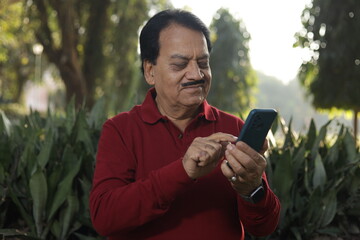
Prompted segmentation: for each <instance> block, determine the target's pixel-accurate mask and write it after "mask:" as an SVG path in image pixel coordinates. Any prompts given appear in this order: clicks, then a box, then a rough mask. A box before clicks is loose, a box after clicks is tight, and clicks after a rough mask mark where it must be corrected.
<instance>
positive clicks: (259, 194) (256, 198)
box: [240, 182, 265, 204]
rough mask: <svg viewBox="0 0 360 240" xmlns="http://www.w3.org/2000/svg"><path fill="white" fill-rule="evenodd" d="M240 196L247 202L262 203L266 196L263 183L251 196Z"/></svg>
mask: <svg viewBox="0 0 360 240" xmlns="http://www.w3.org/2000/svg"><path fill="white" fill-rule="evenodd" d="M240 196H241V197H242V198H243V199H244V200H245V201H247V202H251V203H254V204H255V203H258V202H260V201H261V200H262V199H263V198H264V196H265V189H264V186H263V183H262V182H261V185H260V186H259V187H257V188H256V189H255V190H254V191H252V193H250V195H249V196H244V195H240Z"/></svg>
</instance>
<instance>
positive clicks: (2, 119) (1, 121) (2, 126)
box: [0, 110, 11, 136]
mask: <svg viewBox="0 0 360 240" xmlns="http://www.w3.org/2000/svg"><path fill="white" fill-rule="evenodd" d="M10 129H11V122H10V120H9V119H8V118H7V117H6V115H5V113H4V112H3V111H2V110H0V133H2V132H4V133H5V134H6V135H7V136H10Z"/></svg>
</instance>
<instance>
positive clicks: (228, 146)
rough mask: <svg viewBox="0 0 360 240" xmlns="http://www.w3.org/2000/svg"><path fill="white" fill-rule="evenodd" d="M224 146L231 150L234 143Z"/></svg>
mask: <svg viewBox="0 0 360 240" xmlns="http://www.w3.org/2000/svg"><path fill="white" fill-rule="evenodd" d="M226 148H227V149H228V150H232V149H234V145H233V144H231V143H230V144H228V145H227V146H226Z"/></svg>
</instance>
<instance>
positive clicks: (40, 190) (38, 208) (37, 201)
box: [29, 168, 47, 236]
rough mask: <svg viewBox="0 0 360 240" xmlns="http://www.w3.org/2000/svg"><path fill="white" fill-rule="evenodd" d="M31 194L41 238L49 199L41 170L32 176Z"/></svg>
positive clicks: (37, 228)
mask: <svg viewBox="0 0 360 240" xmlns="http://www.w3.org/2000/svg"><path fill="white" fill-rule="evenodd" d="M29 188H30V194H31V197H32V199H33V216H34V220H35V225H36V232H37V236H41V233H42V227H43V223H42V219H43V216H44V214H45V208H46V199H47V183H46V178H45V175H44V173H43V172H42V170H41V168H38V170H37V171H36V172H35V173H34V174H33V175H32V176H31V178H30V183H29Z"/></svg>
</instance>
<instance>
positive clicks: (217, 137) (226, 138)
mask: <svg viewBox="0 0 360 240" xmlns="http://www.w3.org/2000/svg"><path fill="white" fill-rule="evenodd" d="M207 139H208V140H212V141H215V142H218V143H220V142H235V141H236V140H237V137H235V136H234V135H231V134H228V133H222V132H217V133H214V134H212V135H210V136H208V137H207Z"/></svg>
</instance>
